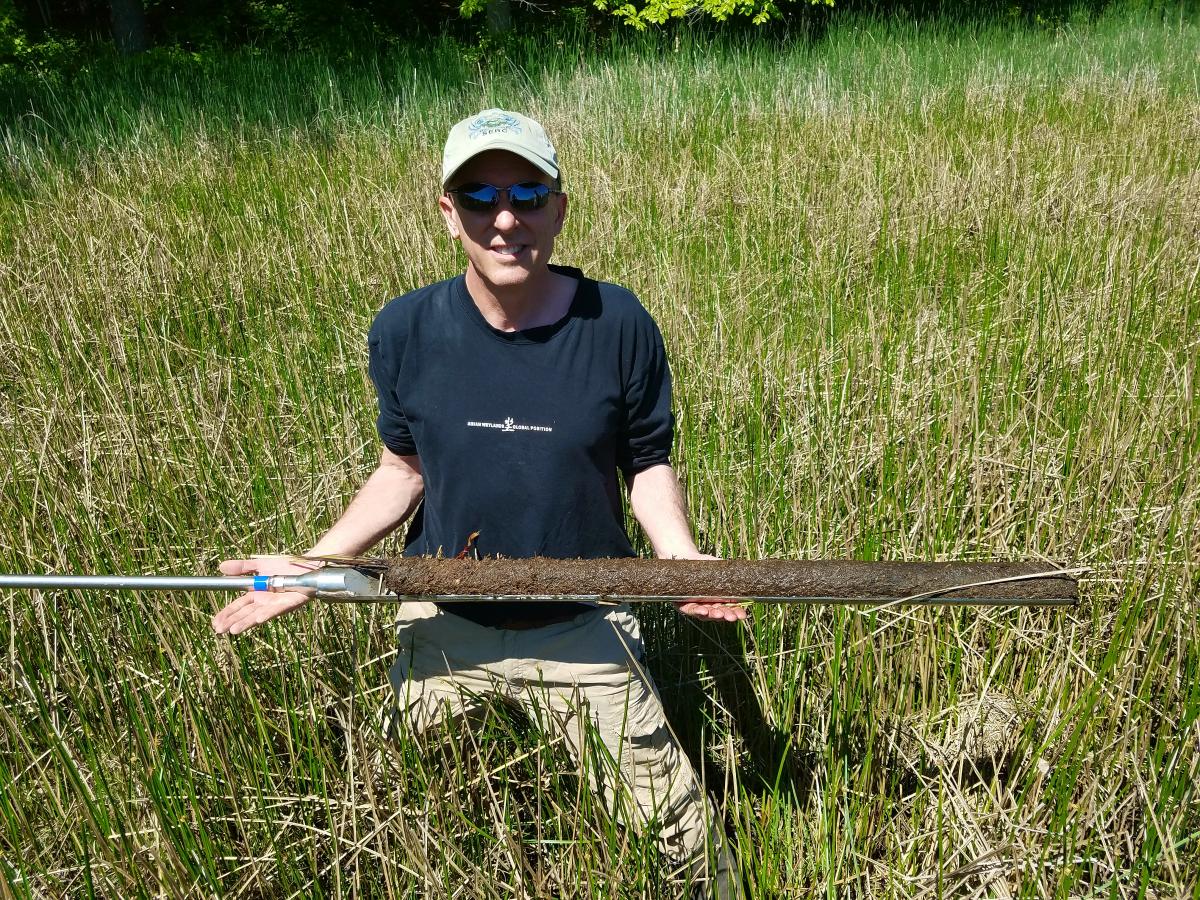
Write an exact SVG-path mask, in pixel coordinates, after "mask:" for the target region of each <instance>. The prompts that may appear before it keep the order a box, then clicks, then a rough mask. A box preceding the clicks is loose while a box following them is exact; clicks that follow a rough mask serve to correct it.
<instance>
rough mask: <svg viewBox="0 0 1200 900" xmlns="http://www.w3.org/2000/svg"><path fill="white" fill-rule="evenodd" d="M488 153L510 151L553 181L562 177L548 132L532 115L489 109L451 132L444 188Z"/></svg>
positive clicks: (444, 160)
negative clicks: (476, 157) (465, 166)
mask: <svg viewBox="0 0 1200 900" xmlns="http://www.w3.org/2000/svg"><path fill="white" fill-rule="evenodd" d="M485 150H507V151H508V152H509V153H515V154H516V155H517V156H519V157H521V158H522V159H527V160H529V161H530V162H531V163H533V164H534V165H535V166H537V167H538V168H539V169H541V170H542V171H543V172H545V173H546V174H547V175H549V176H550V177H551V178H558V154H557V153H555V152H554V145H553V144H551V143H550V138H548V137H546V129H544V128H543V127H542V126H541V125H540V124H538V123H537V122H535V121H534V120H533V119H531V118H529V117H528V116H523V115H521V114H520V113H515V112H509V111H508V110H504V109H485V110H484V111H483V112H481V113H477V114H476V115H473V116H468V117H467V118H465V119H463V120H462V121H461V122H459V123H458V124H456V125H455V126H454V127H453V128H451V129H450V136H449V137H447V138H446V147H445V149H444V150H443V151H442V187H445V186H446V185H447V184H449V183H450V179H451V178H453V177H454V173H455V172H457V171H458V170H459V169H461V168H462V167H463V166H464V165H466V163H467V161H468V160H469V159H471V158H472V157H475V156H478V155H479V154H480V153H483V152H484V151H485Z"/></svg>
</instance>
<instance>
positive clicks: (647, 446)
mask: <svg viewBox="0 0 1200 900" xmlns="http://www.w3.org/2000/svg"><path fill="white" fill-rule="evenodd" d="M640 312H641V315H639V316H638V317H637V320H636V326H635V328H634V331H633V336H632V337H633V339H632V340H631V341H630V342H629V345H628V346H629V352H628V362H627V367H626V371H625V391H624V395H625V396H624V399H625V433H624V434H623V436H622V438H623V439H622V440H621V441H620V443H619V444H618V447H617V465H618V466H620V468H621V471H622V472H623V473H624V474H625V475H626V476H627V477H628V476H630V475H636V474H637V473H638V472H640V471H642V470H643V469H648V468H650V467H651V466H657V465H662V464H667V463H670V461H671V443H672V441H673V440H674V437H675V418H674V416H673V414H672V413H671V370H670V367H669V365H668V364H667V351H666V348H665V347H664V346H663V339H662V334H661V333H660V332H659V330H658V326H657V325H656V324H655V322H654V320H653V319H652V318H650V314H649V313H647V312H645V310H640Z"/></svg>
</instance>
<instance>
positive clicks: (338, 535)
mask: <svg viewBox="0 0 1200 900" xmlns="http://www.w3.org/2000/svg"><path fill="white" fill-rule="evenodd" d="M424 493H425V483H424V480H423V479H422V477H421V466H420V463H419V461H418V460H417V458H416V457H415V456H397V455H396V454H394V453H391V452H390V451H388V450H384V451H383V459H382V461H381V462H380V464H379V468H378V469H376V470H375V471H374V472H373V473H372V474H371V477H370V478H368V479H367V480H366V482H364V484H363V486H362V487H361V488H359V491H358V493H357V494H355V495H354V499H353V500H351V501H350V505H349V506H347V507H346V511H345V512H344V513H342V515H341V518H339V519H338V520H337V522H336V523H334V525H333V527H332V528H330V529H329V531H327V532H325V534H324V536H323V537H322V538H321V539H320V540H319V541H317V543H316V544H314V545H313V546H312V548H311V549H310V550H309V551H308V553H309V554H311V555H313V556H335V555H336V556H358V555H361V554H362V553H364V552H366V551H367V550H369V549H370V548H371V547H373V546H375V545H376V544H377V543H379V542H380V541H381V540H383V539H384V538H385V537H387V536H388V535H389V534H391V533H392V532H393V531H394V530H395V529H396V528H397V527H398V526H399V525H400V524H401V523H402V522H404V521H406V520H407V519H408V517H409V516H411V515H412V513H413V510H415V509H416V508H417V504H418V503H420V502H421V497H422V496H424Z"/></svg>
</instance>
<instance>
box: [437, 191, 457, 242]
mask: <svg viewBox="0 0 1200 900" xmlns="http://www.w3.org/2000/svg"><path fill="white" fill-rule="evenodd" d="M438 209H440V210H441V211H442V218H443V219H445V220H446V228H447V229H448V230H449V232H450V237H452V238H454V240H456V241H457V240H458V217H457V215H456V214H455V209H454V201H453V200H451V199H450V195H449V194H442V196H440V197H438Z"/></svg>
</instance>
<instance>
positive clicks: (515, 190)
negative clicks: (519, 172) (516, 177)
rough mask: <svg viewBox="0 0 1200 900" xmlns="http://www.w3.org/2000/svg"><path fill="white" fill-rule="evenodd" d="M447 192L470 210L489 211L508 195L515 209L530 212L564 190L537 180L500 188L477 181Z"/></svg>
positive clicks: (510, 204)
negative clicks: (553, 188) (503, 195)
mask: <svg viewBox="0 0 1200 900" xmlns="http://www.w3.org/2000/svg"><path fill="white" fill-rule="evenodd" d="M446 193H447V194H454V195H455V196H457V197H458V205H459V206H461V207H462V208H463V209H465V210H467V211H468V212H487V211H488V210H490V209H495V208H496V204H498V203H499V202H500V195H501V194H507V195H508V205H509V206H511V207H512V208H513V209H514V210H517V211H520V212H528V211H529V210H532V209H541V208H542V207H543V206H545V205H546V203H547V202H549V200H550V195H551V194H561V193H562V191H556V190H552V189H551V188H548V187H546V185H544V184H541V183H540V182H537V181H522V182H521V183H520V184H514V185H513V186H512V187H506V188H500V187H496V186H495V185H494V184H483V183H480V182H475V183H472V184H464V185H463V186H462V187H457V188H450V189H449V190H447V191H446Z"/></svg>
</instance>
